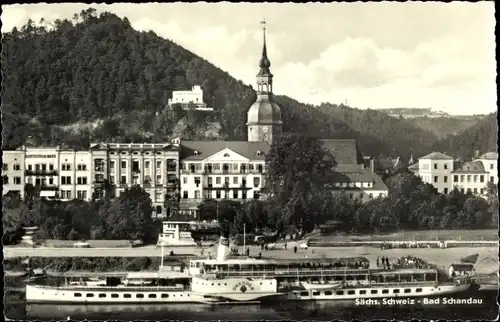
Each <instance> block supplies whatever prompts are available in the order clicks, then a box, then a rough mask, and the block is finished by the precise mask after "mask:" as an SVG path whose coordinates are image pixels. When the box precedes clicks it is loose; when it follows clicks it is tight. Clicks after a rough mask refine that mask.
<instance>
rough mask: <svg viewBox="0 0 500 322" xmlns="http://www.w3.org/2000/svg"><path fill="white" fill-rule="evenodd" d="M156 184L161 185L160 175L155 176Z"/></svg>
mask: <svg viewBox="0 0 500 322" xmlns="http://www.w3.org/2000/svg"><path fill="white" fill-rule="evenodd" d="M156 184H161V174H157V175H156Z"/></svg>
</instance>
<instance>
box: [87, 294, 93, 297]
mask: <svg viewBox="0 0 500 322" xmlns="http://www.w3.org/2000/svg"><path fill="white" fill-rule="evenodd" d="M85 296H86V297H94V294H93V293H87V294H85Z"/></svg>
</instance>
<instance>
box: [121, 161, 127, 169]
mask: <svg viewBox="0 0 500 322" xmlns="http://www.w3.org/2000/svg"><path fill="white" fill-rule="evenodd" d="M125 168H127V161H122V169H125Z"/></svg>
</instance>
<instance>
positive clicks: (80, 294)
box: [73, 293, 82, 297]
mask: <svg viewBox="0 0 500 322" xmlns="http://www.w3.org/2000/svg"><path fill="white" fill-rule="evenodd" d="M73 296H74V297H81V296H82V293H75V294H74V295H73Z"/></svg>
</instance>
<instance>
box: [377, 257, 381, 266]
mask: <svg viewBox="0 0 500 322" xmlns="http://www.w3.org/2000/svg"><path fill="white" fill-rule="evenodd" d="M377 267H380V259H379V257H378V256H377Z"/></svg>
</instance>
